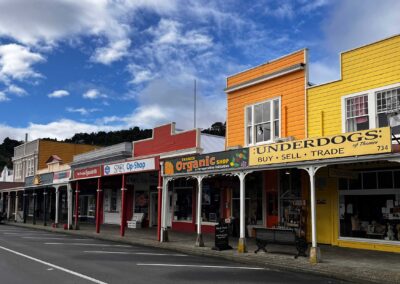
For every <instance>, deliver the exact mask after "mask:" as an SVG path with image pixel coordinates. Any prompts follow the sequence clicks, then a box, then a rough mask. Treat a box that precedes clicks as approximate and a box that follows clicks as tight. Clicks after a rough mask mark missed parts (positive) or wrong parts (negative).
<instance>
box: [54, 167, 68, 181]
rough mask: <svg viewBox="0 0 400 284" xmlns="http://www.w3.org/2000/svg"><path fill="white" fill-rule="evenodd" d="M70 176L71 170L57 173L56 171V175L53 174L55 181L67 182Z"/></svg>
mask: <svg viewBox="0 0 400 284" xmlns="http://www.w3.org/2000/svg"><path fill="white" fill-rule="evenodd" d="M70 177H71V171H70V170H67V171H62V172H56V173H54V176H53V183H66V182H68V181H69V178H70Z"/></svg>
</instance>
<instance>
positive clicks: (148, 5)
mask: <svg viewBox="0 0 400 284" xmlns="http://www.w3.org/2000/svg"><path fill="white" fill-rule="evenodd" d="M398 11H400V1H397V0H382V1H374V0H364V1H363V0H352V1H344V0H343V1H332V0H310V1H307V0H292V1H285V0H282V1H272V0H266V1H233V0H225V1H201V0H199V1H190V0H188V1H167V0H147V1H146V0H118V1H117V0H115V1H111V0H110V1H106V0H80V1H76V0H58V1H55V0H35V1H30V0H0V141H2V139H3V138H5V137H7V136H9V137H12V138H16V139H22V138H23V137H24V133H29V135H30V138H31V139H34V138H39V137H53V138H59V139H64V138H68V137H71V136H72V135H73V134H74V133H76V132H93V131H100V130H106V131H107V130H115V129H126V128H129V127H133V126H140V127H149V128H152V127H154V126H156V125H160V124H163V123H167V122H170V121H175V122H176V123H177V127H178V128H183V129H189V128H191V127H193V108H192V105H193V81H194V79H196V80H197V84H198V126H200V127H203V128H206V127H209V126H210V125H211V123H213V122H215V121H225V114H226V110H225V108H226V103H225V100H226V97H225V93H224V92H223V89H224V87H225V80H226V77H227V76H228V75H231V74H234V73H236V72H239V71H241V70H244V69H246V68H249V67H251V66H255V65H258V64H261V63H264V62H267V61H268V60H272V59H274V58H276V57H280V56H282V55H285V54H288V53H291V52H293V51H296V50H299V49H302V48H305V47H307V48H309V51H310V62H311V65H310V81H311V82H313V83H322V82H326V81H329V80H334V79H338V78H339V74H338V73H339V72H338V68H339V61H338V59H339V52H340V51H343V50H347V49H351V48H354V47H357V46H359V45H362V44H366V43H369V42H373V41H376V40H379V39H382V38H384V37H388V36H390V35H393V34H397V33H399V30H400V17H399V16H398Z"/></svg>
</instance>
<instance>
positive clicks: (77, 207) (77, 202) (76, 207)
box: [75, 181, 79, 230]
mask: <svg viewBox="0 0 400 284" xmlns="http://www.w3.org/2000/svg"><path fill="white" fill-rule="evenodd" d="M78 229H79V182H78V181H77V182H76V186H75V230H78Z"/></svg>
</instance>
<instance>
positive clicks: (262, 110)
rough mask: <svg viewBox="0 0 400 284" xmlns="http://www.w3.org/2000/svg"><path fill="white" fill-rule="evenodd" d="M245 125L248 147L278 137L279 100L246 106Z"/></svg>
mask: <svg viewBox="0 0 400 284" xmlns="http://www.w3.org/2000/svg"><path fill="white" fill-rule="evenodd" d="M245 125H246V137H247V144H248V145H252V144H257V143H262V142H269V141H274V140H275V139H276V138H278V137H280V99H274V100H269V101H266V102H263V103H259V104H255V105H251V106H248V107H247V108H246V123H245Z"/></svg>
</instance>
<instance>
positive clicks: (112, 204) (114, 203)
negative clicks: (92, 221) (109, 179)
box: [110, 188, 118, 212]
mask: <svg viewBox="0 0 400 284" xmlns="http://www.w3.org/2000/svg"><path fill="white" fill-rule="evenodd" d="M117 197H118V189H116V188H113V189H111V196H110V212H117Z"/></svg>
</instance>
